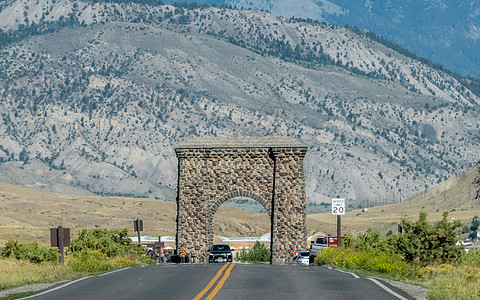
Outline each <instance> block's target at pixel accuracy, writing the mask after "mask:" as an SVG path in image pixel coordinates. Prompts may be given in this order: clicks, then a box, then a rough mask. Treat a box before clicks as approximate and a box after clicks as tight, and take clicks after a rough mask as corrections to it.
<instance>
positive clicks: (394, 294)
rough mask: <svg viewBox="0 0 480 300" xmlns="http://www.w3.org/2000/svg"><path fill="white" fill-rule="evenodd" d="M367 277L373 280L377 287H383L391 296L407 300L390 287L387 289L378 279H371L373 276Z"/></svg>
mask: <svg viewBox="0 0 480 300" xmlns="http://www.w3.org/2000/svg"><path fill="white" fill-rule="evenodd" d="M367 279H368V280H371V281H373V282H374V283H375V284H376V285H378V286H379V287H381V288H382V289H384V290H385V291H387V292H389V293H390V294H392V295H393V296H395V297H397V298H398V299H401V300H408V299H407V298H405V297H403V296H402V295H400V294H398V293H396V292H394V291H392V290H391V289H389V288H388V287H386V286H385V285H383V284H382V283H380V282H379V281H378V280H376V279H373V278H367Z"/></svg>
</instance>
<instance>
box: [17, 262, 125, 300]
mask: <svg viewBox="0 0 480 300" xmlns="http://www.w3.org/2000/svg"><path fill="white" fill-rule="evenodd" d="M127 269H130V267H128V268H123V269H118V270H114V271H111V272H108V273H104V274H100V275H95V276H87V277H83V278H79V279H76V280H73V281H70V282H67V283H65V284H62V285H60V286H57V287H56V288H53V289H50V290H46V291H43V292H41V293H38V294H35V295H31V296H28V297H25V298H22V299H31V298H35V297H37V296H41V295H45V294H48V293H50V292H53V291H56V290H59V289H62V288H64V287H67V286H69V285H71V284H74V283H76V282H79V281H82V280H84V279H87V278H92V277H100V276H105V275H108V274H112V273H116V272H120V271H123V270H127Z"/></svg>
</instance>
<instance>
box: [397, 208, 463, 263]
mask: <svg viewBox="0 0 480 300" xmlns="http://www.w3.org/2000/svg"><path fill="white" fill-rule="evenodd" d="M447 216H448V212H444V213H443V218H442V220H440V221H439V222H437V223H436V224H435V225H431V224H430V223H428V222H427V214H426V213H425V212H420V216H419V219H418V221H417V222H415V223H413V222H410V221H408V220H406V219H403V220H402V222H403V228H404V233H402V234H397V235H392V236H390V237H391V241H390V244H393V245H394V246H395V247H394V249H396V250H397V251H398V253H399V254H401V255H402V256H403V257H405V259H407V260H408V261H411V262H414V263H416V264H419V265H428V264H432V263H447V262H454V261H456V260H458V259H459V258H461V256H462V254H463V247H461V246H457V245H456V243H457V242H458V237H457V229H458V228H460V227H461V222H460V221H458V220H455V221H454V222H451V223H450V222H448V220H447ZM390 237H389V238H390Z"/></svg>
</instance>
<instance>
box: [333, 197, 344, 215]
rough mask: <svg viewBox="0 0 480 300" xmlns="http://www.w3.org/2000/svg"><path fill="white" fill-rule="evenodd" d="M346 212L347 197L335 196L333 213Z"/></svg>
mask: <svg viewBox="0 0 480 300" xmlns="http://www.w3.org/2000/svg"><path fill="white" fill-rule="evenodd" d="M344 214H345V198H333V199H332V215H344Z"/></svg>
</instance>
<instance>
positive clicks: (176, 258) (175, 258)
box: [167, 254, 190, 264]
mask: <svg viewBox="0 0 480 300" xmlns="http://www.w3.org/2000/svg"><path fill="white" fill-rule="evenodd" d="M167 262H170V263H175V264H179V263H181V262H182V258H181V257H180V255H177V254H175V255H170V257H169V258H168V260H167ZM189 262H190V257H189V256H188V255H185V263H189Z"/></svg>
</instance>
